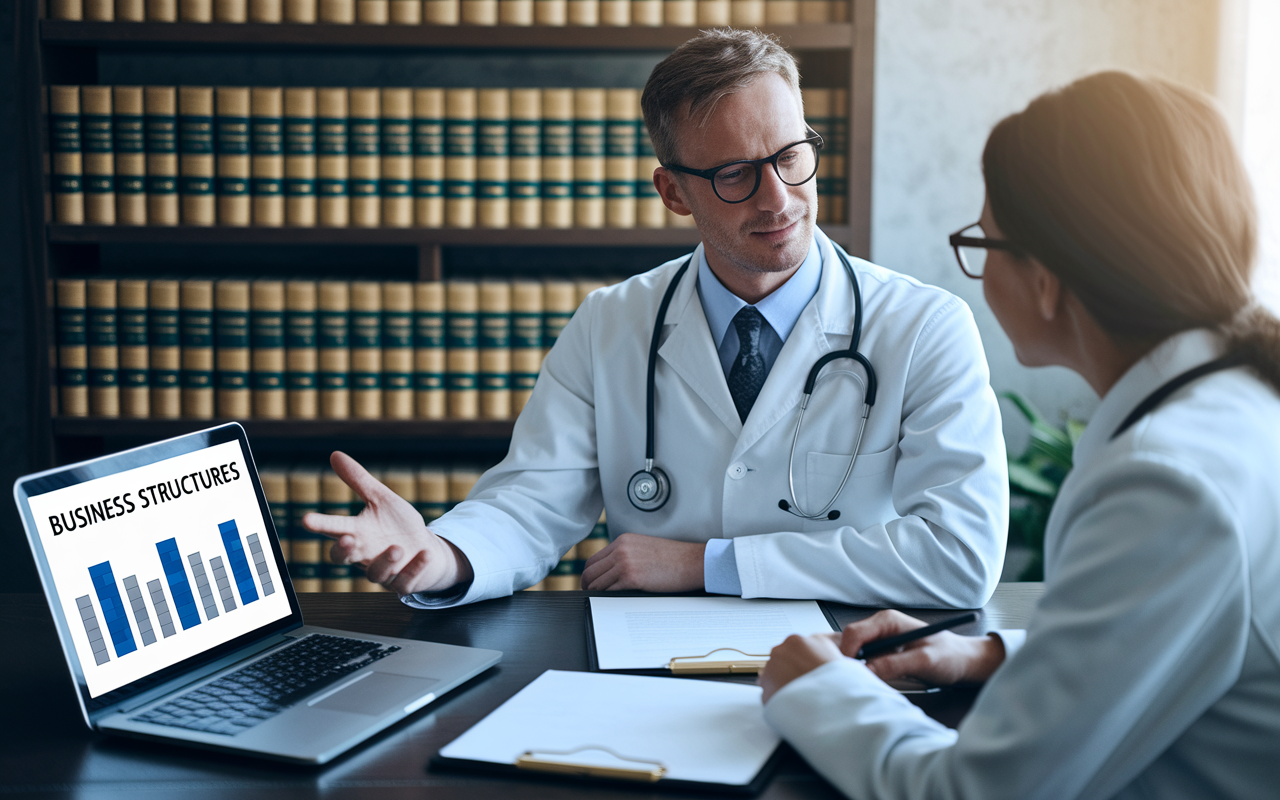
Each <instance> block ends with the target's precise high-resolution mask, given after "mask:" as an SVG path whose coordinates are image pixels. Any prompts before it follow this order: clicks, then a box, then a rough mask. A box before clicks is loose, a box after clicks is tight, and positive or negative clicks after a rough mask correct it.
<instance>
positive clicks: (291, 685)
mask: <svg viewBox="0 0 1280 800" xmlns="http://www.w3.org/2000/svg"><path fill="white" fill-rule="evenodd" d="M13 493H14V499H15V500H16V501H17V504H18V511H19V513H20V514H21V515H22V524H23V527H24V528H25V529H26V532H27V540H28V541H29V542H30V544H31V552H32V554H33V555H34V556H35V561H36V566H37V568H38V570H39V573H40V580H41V583H42V584H43V586H44V593H45V597H46V599H47V600H48V602H49V609H50V611H51V612H52V614H53V620H54V624H55V625H56V626H57V629H58V637H59V640H60V641H61V643H62V650H63V653H64V654H65V656H66V659H67V666H68V668H69V669H70V671H71V678H72V681H73V682H74V683H75V687H76V692H77V696H78V697H79V701H80V708H81V711H82V712H83V714H84V720H85V723H86V724H88V725H89V727H90V728H92V729H94V730H99V731H104V732H107V733H113V734H121V735H125V736H132V737H140V738H146V739H158V740H164V741H170V742H179V743H182V744H188V745H194V746H197V747H204V748H210V749H215V750H222V751H231V752H236V753H243V754H245V755H253V756H262V757H266V758H273V759H279V760H284V761H291V762H299V763H307V764H323V763H325V762H327V761H329V760H330V759H332V758H334V757H335V756H337V755H339V754H340V753H342V752H343V751H345V750H347V749H349V748H351V747H352V746H354V745H356V744H358V743H359V742H361V741H363V740H364V739H367V738H368V737H369V736H372V735H373V734H375V733H377V732H378V731H380V730H382V729H384V728H386V727H387V726H389V725H391V724H393V723H395V722H396V721H398V720H400V719H403V718H404V717H406V716H408V715H409V714H412V713H413V712H415V711H417V710H418V709H420V708H422V707H423V706H425V705H427V704H428V703H430V702H432V701H433V700H435V699H436V698H437V697H440V696H442V695H443V694H445V693H446V692H448V691H449V690H451V689H453V688H454V687H456V686H458V685H459V684H461V683H463V682H464V681H467V680H469V679H470V678H472V677H474V676H476V675H478V674H480V673H481V672H483V671H484V670H486V669H489V668H490V667H492V666H494V665H495V664H497V663H498V661H499V660H500V659H501V658H502V654H501V653H500V652H498V651H496V650H481V649H477V648H472V647H458V646H454V645H447V644H435V643H431V642H419V641H413V640H409V639H398V638H392V637H387V636H374V635H371V634H363V633H349V632H346V631H338V630H331V629H327V628H317V627H313V626H311V625H305V624H304V623H303V621H302V612H301V611H300V610H299V608H298V598H297V595H296V594H295V593H294V591H293V586H292V584H291V583H290V582H289V573H288V570H287V568H286V566H285V561H284V557H283V554H282V552H281V549H280V543H279V540H278V538H277V536H276V531H275V527H274V525H273V524H272V521H271V513H270V511H269V509H268V506H267V501H266V497H265V495H264V494H263V492H262V484H261V482H260V481H259V479H258V473H257V470H256V468H255V467H254V462H253V456H252V455H251V453H250V451H249V442H248V440H247V438H246V437H245V432H244V428H242V427H241V426H240V425H238V424H236V423H229V424H226V425H221V426H218V427H214V428H210V429H208V430H203V431H198V432H196V433H191V434H188V435H186V436H179V437H177V438H174V439H169V440H166V441H162V442H157V443H155V444H150V445H146V446H144V447H139V448H136V449H133V450H127V451H125V452H122V453H117V454H115V455H109V456H104V457H102V458H97V459H94V460H92V461H85V462H82V463H79V464H72V465H70V466H66V467H60V468H58V469H52V470H48V471H46V472H41V473H38V474H35V475H28V476H26V477H24V478H20V479H18V480H17V481H16V482H15V483H14V487H13Z"/></svg>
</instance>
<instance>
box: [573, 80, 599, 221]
mask: <svg viewBox="0 0 1280 800" xmlns="http://www.w3.org/2000/svg"><path fill="white" fill-rule="evenodd" d="M604 101H605V92H604V89H575V90H574V92H573V220H574V224H575V225H576V226H577V227H579V228H603V227H604V219H605V217H604V210H605V200H604V166H605V154H604V111H605V105H604Z"/></svg>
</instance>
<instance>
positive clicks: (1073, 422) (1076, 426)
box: [1067, 419, 1088, 447]
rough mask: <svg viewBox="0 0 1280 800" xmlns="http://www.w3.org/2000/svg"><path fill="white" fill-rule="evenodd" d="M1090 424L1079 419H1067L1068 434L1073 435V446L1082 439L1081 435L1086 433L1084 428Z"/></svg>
mask: <svg viewBox="0 0 1280 800" xmlns="http://www.w3.org/2000/svg"><path fill="white" fill-rule="evenodd" d="M1087 427H1088V425H1087V424H1086V423H1084V422H1081V421H1080V420H1078V419H1069V420H1067V435H1068V436H1070V437H1071V446H1072V447H1075V446H1076V442H1078V441H1080V437H1081V436H1083V435H1084V429H1085V428H1087Z"/></svg>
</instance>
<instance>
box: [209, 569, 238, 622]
mask: <svg viewBox="0 0 1280 800" xmlns="http://www.w3.org/2000/svg"><path fill="white" fill-rule="evenodd" d="M209 568H210V569H212V570H213V581H214V583H216V584H218V594H220V595H222V608H223V609H224V610H226V611H235V610H236V598H235V595H233V594H231V581H230V580H228V579H227V568H226V567H224V566H223V565H222V556H214V557H213V558H211V559H209Z"/></svg>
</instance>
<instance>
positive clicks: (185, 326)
mask: <svg viewBox="0 0 1280 800" xmlns="http://www.w3.org/2000/svg"><path fill="white" fill-rule="evenodd" d="M181 298H182V316H181V338H182V416H184V417H186V418H188V419H213V281H182V284H181Z"/></svg>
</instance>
